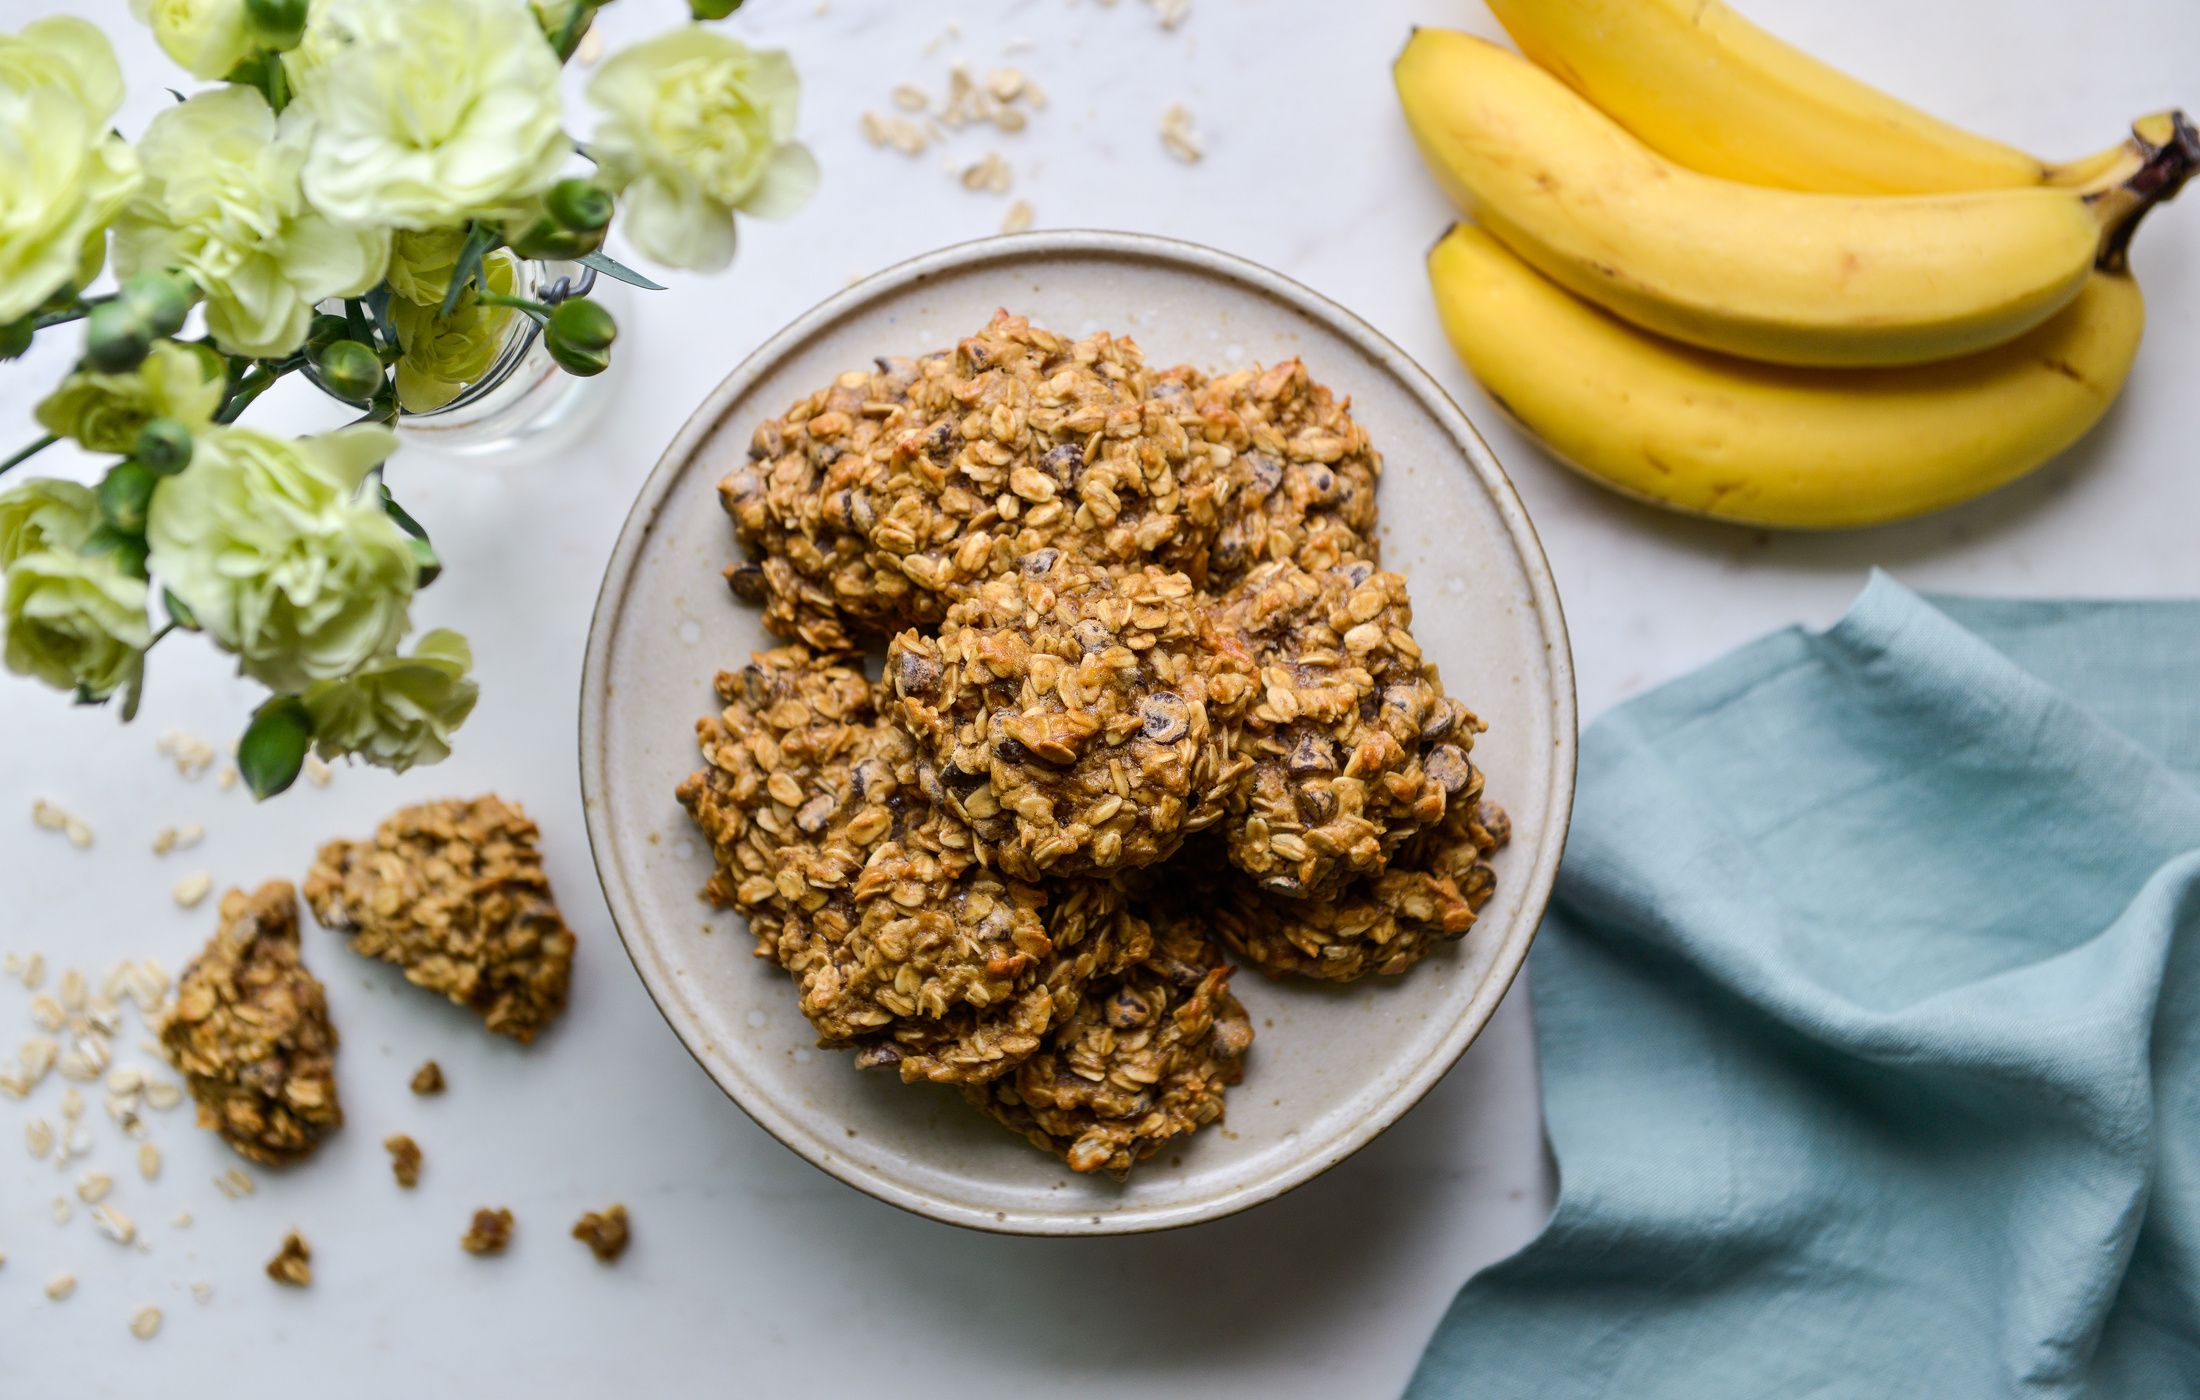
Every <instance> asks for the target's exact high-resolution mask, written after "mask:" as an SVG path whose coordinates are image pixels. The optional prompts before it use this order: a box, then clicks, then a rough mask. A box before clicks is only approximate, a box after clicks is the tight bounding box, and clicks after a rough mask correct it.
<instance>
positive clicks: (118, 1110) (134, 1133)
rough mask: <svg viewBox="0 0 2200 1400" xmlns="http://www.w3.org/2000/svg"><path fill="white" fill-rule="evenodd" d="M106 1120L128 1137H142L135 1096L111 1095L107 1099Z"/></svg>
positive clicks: (142, 1129)
mask: <svg viewBox="0 0 2200 1400" xmlns="http://www.w3.org/2000/svg"><path fill="white" fill-rule="evenodd" d="M107 1118H108V1120H109V1121H110V1122H112V1123H113V1124H114V1125H115V1126H116V1127H118V1128H120V1129H122V1131H123V1133H124V1134H125V1135H126V1136H129V1137H139V1136H141V1135H143V1133H144V1131H145V1129H144V1125H143V1124H142V1123H141V1122H140V1121H139V1119H138V1111H137V1096H136V1095H135V1094H111V1095H109V1096H108V1098H107Z"/></svg>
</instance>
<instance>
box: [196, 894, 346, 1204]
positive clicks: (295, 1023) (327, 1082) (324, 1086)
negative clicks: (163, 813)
mask: <svg viewBox="0 0 2200 1400" xmlns="http://www.w3.org/2000/svg"><path fill="white" fill-rule="evenodd" d="M160 1045H161V1052H162V1053H163V1054H164V1055H166V1056H167V1057H168V1061H169V1063H171V1064H173V1065H174V1066H175V1067H176V1068H177V1069H178V1070H179V1071H181V1072H182V1074H183V1076H184V1082H185V1084H186V1085H187V1086H188V1087H189V1088H190V1091H191V1097H192V1098H193V1099H195V1100H197V1102H198V1106H199V1126H200V1127H203V1128H212V1129H214V1130H215V1131H217V1132H219V1133H220V1134H221V1135H222V1139H223V1141H225V1142H227V1143H228V1144H229V1145H230V1146H231V1147H233V1148H235V1149H236V1150H237V1151H238V1152H239V1153H241V1154H242V1155H244V1156H246V1157H249V1158H251V1159H252V1160H253V1161H255V1162H265V1163H268V1164H269V1165H271V1166H280V1165H282V1164H283V1163H286V1162H294V1161H297V1160H299V1159H300V1158H303V1157H305V1156H306V1155H307V1154H309V1153H311V1152H312V1151H313V1149H314V1147H315V1146H317V1145H318V1144H319V1142H320V1140H321V1139H322V1137H324V1136H326V1135H327V1134H329V1133H332V1132H334V1131H335V1130H336V1129H337V1128H339V1127H341V1126H343V1122H344V1111H343V1109H342V1107H341V1106H340V1105H339V1104H338V1103H337V1099H336V1075H335V1071H336V1061H335V1056H336V1028H335V1027H334V1026H333V1025H331V1024H330V1023H329V1016H328V1001H327V998H326V997H325V995H324V994H323V992H322V988H321V984H320V982H319V981H318V980H316V979H315V978H314V976H313V974H312V973H310V972H308V971H306V969H305V966H304V964H303V963H301V962H300V961H299V960H298V895H297V891H296V890H295V889H293V888H292V886H291V884H290V882H289V881H288V880H270V881H268V882H267V883H266V884H264V885H262V886H260V888H259V889H258V890H257V891H255V892H254V893H252V894H250V895H247V894H246V893H245V892H244V891H242V890H231V891H229V893H227V894H225V895H223V896H222V904H221V926H220V928H218V929H216V930H215V933H214V937H213V939H212V940H211V941H210V942H208V943H207V945H206V947H205V949H204V950H203V951H202V952H200V954H199V955H198V957H197V958H195V959H193V960H192V962H191V965H190V966H189V967H187V968H185V969H184V973H183V978H182V980H181V981H180V982H179V983H178V985H177V992H176V1002H175V1006H174V1007H173V1008H172V1009H171V1010H170V1011H169V1013H168V1016H167V1017H166V1019H165V1020H163V1022H162V1023H161V1026H160Z"/></svg>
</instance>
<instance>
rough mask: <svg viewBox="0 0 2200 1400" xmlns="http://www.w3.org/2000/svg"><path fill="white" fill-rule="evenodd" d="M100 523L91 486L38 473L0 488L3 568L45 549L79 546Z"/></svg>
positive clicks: (96, 500)
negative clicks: (7, 486) (2, 488)
mask: <svg viewBox="0 0 2200 1400" xmlns="http://www.w3.org/2000/svg"><path fill="white" fill-rule="evenodd" d="M97 524H99V498H98V497H96V496H94V495H93V494H92V491H91V488H90V487H88V486H79V485H77V484H76V483H75V482H73V481H61V480H59V479H57V478H54V477H50V476H34V477H32V478H30V479H29V480H28V481H21V482H17V483H16V484H15V485H13V486H11V487H9V488H8V489H7V490H5V491H0V569H5V568H6V567H7V566H8V565H10V564H13V563H14V562H15V561H16V560H18V559H20V558H22V557H23V556H24V555H26V554H36V553H37V552H38V551H39V550H42V549H75V548H76V547H77V546H78V545H80V544H82V543H84V537H85V536H86V535H89V534H90V533H92V527H93V526H95V525H97Z"/></svg>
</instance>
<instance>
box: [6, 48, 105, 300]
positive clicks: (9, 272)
mask: <svg viewBox="0 0 2200 1400" xmlns="http://www.w3.org/2000/svg"><path fill="white" fill-rule="evenodd" d="M121 103H122V70H121V68H120V67H118V66H117V65H116V63H115V55H114V50H113V49H111V48H109V47H108V45H107V39H106V36H104V35H102V34H101V33H100V32H99V30H98V29H96V28H94V27H93V26H92V25H90V24H87V23H86V22H84V21H83V20H80V19H71V18H68V17H66V16H57V17H55V18H52V19H42V20H37V21H34V22H33V23H31V24H28V25H25V26H24V28H23V31H22V33H20V34H0V324H4V323H7V322H11V321H15V320H18V319H20V318H21V317H22V316H24V315H25V314H27V313H29V312H31V311H35V310H36V309H37V308H38V307H39V306H40V305H41V304H42V303H44V301H45V300H46V298H48V297H50V296H52V295H53V294H54V293H55V292H57V291H59V290H61V288H63V287H65V286H67V285H69V284H70V283H71V282H72V281H73V282H76V283H77V284H79V285H81V284H82V283H84V282H87V281H89V280H90V279H91V277H92V276H93V275H94V274H96V273H97V272H98V270H99V265H100V262H101V261H102V259H104V258H105V256H106V239H105V231H106V228H107V225H108V223H109V222H110V221H111V220H112V219H113V218H114V217H115V215H116V213H117V212H118V211H120V210H121V208H122V205H123V202H124V201H125V200H127V199H128V198H129V197H130V192H131V190H133V189H135V188H136V186H137V181H138V161H137V157H136V155H134V154H133V153H132V152H131V150H130V148H129V147H128V146H127V145H125V144H123V141H122V138H121V137H119V136H116V135H114V134H113V133H111V132H110V131H109V130H108V129H107V123H108V121H109V119H110V118H112V117H113V116H114V114H115V109H116V108H117V107H118V106H120V105H121Z"/></svg>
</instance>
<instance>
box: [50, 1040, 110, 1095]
mask: <svg viewBox="0 0 2200 1400" xmlns="http://www.w3.org/2000/svg"><path fill="white" fill-rule="evenodd" d="M112 1055H113V1052H112V1051H110V1050H109V1049H108V1048H107V1041H106V1039H105V1038H104V1037H102V1036H97V1035H80V1036H78V1037H77V1038H76V1043H75V1044H74V1045H72V1046H70V1047H69V1050H68V1053H66V1054H64V1055H63V1056H62V1057H61V1063H60V1065H59V1069H60V1070H61V1077H62V1078H64V1079H74V1080H76V1081H77V1082H78V1083H80V1084H92V1083H96V1082H97V1081H98V1080H99V1077H100V1076H101V1075H103V1074H105V1073H106V1072H107V1062H108V1060H109V1059H110V1058H112Z"/></svg>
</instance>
